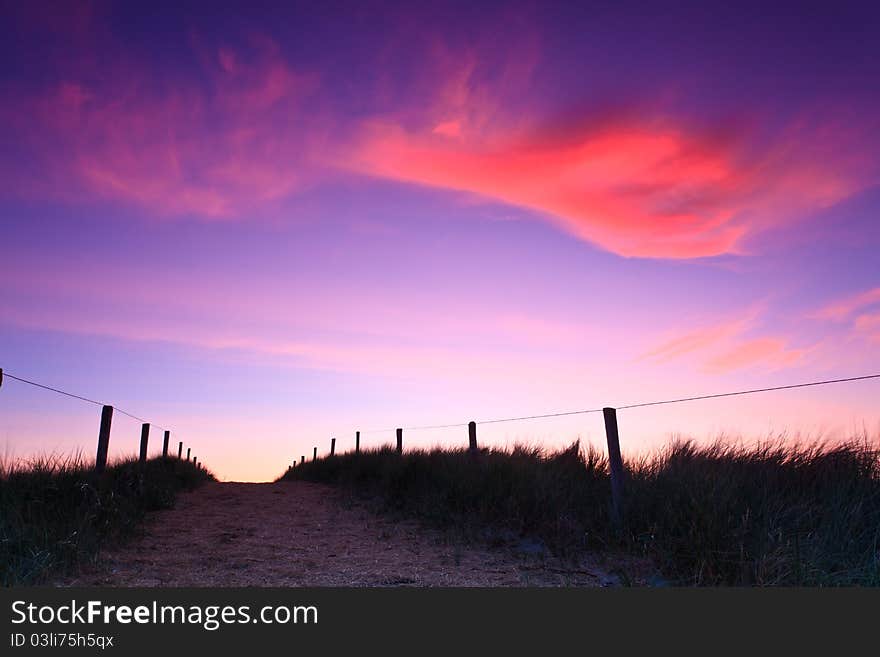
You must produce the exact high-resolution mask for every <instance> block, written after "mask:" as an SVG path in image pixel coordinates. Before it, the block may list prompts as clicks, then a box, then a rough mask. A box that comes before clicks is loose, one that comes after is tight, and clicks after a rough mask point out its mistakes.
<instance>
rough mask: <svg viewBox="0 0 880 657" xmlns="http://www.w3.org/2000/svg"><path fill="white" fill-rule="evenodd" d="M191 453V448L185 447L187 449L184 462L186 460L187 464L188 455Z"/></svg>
mask: <svg viewBox="0 0 880 657" xmlns="http://www.w3.org/2000/svg"><path fill="white" fill-rule="evenodd" d="M191 451H192V447H187V448H186V460H187V462H189V454H190V452H191Z"/></svg>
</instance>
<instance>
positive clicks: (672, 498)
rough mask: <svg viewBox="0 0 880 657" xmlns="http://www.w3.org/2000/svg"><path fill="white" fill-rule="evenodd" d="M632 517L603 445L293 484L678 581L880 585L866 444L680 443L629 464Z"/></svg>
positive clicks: (376, 466)
mask: <svg viewBox="0 0 880 657" xmlns="http://www.w3.org/2000/svg"><path fill="white" fill-rule="evenodd" d="M626 473H627V474H626V482H625V499H624V505H623V511H624V513H623V518H624V519H623V522H622V524H620V525H616V524H615V523H614V522H612V519H611V516H610V508H609V500H610V480H609V474H608V463H607V460H606V459H605V457H604V456H603V455H601V454H599V453H597V452H596V451H594V450H592V449H588V450H585V451H584V450H581V449H579V446H578V444H577V443H575V444H574V445H572V446H571V447H570V448H568V449H566V450H563V451H559V452H555V453H545V452H543V451H542V450H541V449H538V448H530V447H517V448H514V449H512V450H498V449H491V450H481V451H480V452H479V453H477V454H471V453H469V452H467V451H466V450H439V449H435V450H431V451H412V452H407V453H406V454H404V455H399V454H397V453H396V452H394V451H392V450H391V449H380V450H373V451H365V452H361V453H360V454H358V455H355V454H345V455H340V456H333V457H329V458H325V459H321V460H318V461H313V462H309V463H306V464H303V465H298V466H296V467H295V468H292V469H291V470H289V471H288V472H287V474H286V475H284V477H282V479H306V480H311V481H320V482H329V483H334V484H341V485H344V486H348V487H351V488H352V489H354V490H355V491H358V492H360V493H363V494H365V495H368V496H371V497H378V498H379V499H380V500H381V501H382V502H383V503H384V504H385V505H387V506H388V507H390V508H391V509H393V510H396V511H398V512H403V513H406V514H409V515H411V516H415V517H417V518H420V519H422V520H424V521H427V522H429V523H431V524H434V525H439V526H441V527H444V526H445V527H456V528H459V529H460V528H462V527H464V528H471V529H472V530H473V531H474V532H479V531H481V530H484V529H485V528H486V527H493V528H496V529H504V530H506V531H508V532H515V533H516V534H517V535H519V536H523V537H531V538H533V539H540V540H541V541H543V542H544V543H545V544H546V546H547V547H548V548H549V549H550V550H552V551H553V552H554V553H556V554H557V555H560V556H574V555H577V554H579V553H583V552H584V551H603V552H611V553H630V554H634V555H639V556H644V557H647V558H649V559H650V560H651V561H653V563H654V564H655V566H656V568H657V569H658V570H659V571H660V572H661V573H662V574H663V576H664V577H665V578H666V579H667V580H669V581H670V582H672V583H674V584H677V585H760V586H772V585H869V586H876V585H880V461H878V451H877V449H876V447H873V446H871V445H870V444H869V443H868V442H867V441H866V440H862V441H853V442H850V443H847V444H843V445H836V446H831V445H822V444H815V445H811V446H803V445H792V444H785V443H782V442H778V441H777V442H768V443H764V444H760V445H757V446H753V447H745V446H742V445H729V444H723V443H720V442H719V443H715V444H711V445H706V446H698V445H696V444H694V443H692V442H689V441H677V442H674V443H672V444H670V445H669V446H668V447H666V448H665V449H663V450H662V451H660V452H658V453H656V454H654V455H652V456H649V457H645V458H640V459H637V460H631V461H629V462H627V463H626Z"/></svg>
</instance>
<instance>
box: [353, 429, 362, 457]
mask: <svg viewBox="0 0 880 657" xmlns="http://www.w3.org/2000/svg"><path fill="white" fill-rule="evenodd" d="M360 451H361V432H360V431H355V432H354V453H355V454H358V453H359V452H360Z"/></svg>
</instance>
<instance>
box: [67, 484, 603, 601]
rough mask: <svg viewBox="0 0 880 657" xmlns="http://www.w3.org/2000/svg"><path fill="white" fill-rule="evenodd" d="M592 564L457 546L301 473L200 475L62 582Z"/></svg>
mask: <svg viewBox="0 0 880 657" xmlns="http://www.w3.org/2000/svg"><path fill="white" fill-rule="evenodd" d="M608 581H610V580H609V578H608V577H607V576H606V575H605V574H604V573H602V572H601V571H600V570H599V569H597V568H596V567H594V566H585V565H581V564H579V565H577V566H572V565H571V564H568V565H562V564H560V563H557V562H556V561H555V560H554V559H552V558H547V557H544V556H540V555H534V554H526V553H524V552H523V551H522V550H520V551H517V550H516V549H513V548H511V547H507V548H489V547H485V546H480V545H473V544H464V543H459V542H456V541H454V540H452V539H450V538H449V537H448V536H445V535H444V534H442V533H440V532H435V531H432V530H426V529H424V528H423V527H420V526H419V525H418V524H417V523H415V522H410V521H403V522H402V521H398V520H395V519H393V518H391V517H388V516H386V515H384V514H376V513H374V512H373V511H371V510H370V509H368V508H367V507H366V506H365V505H363V504H361V503H352V502H350V501H346V498H345V497H344V496H343V495H341V494H340V493H339V492H338V491H336V490H335V489H333V488H331V487H328V486H325V485H321V484H312V483H307V482H301V481H294V482H277V483H266V484H245V483H208V484H205V485H204V486H202V487H200V488H199V489H198V490H196V491H194V492H191V493H183V494H181V495H180V496H179V497H178V500H177V505H176V508H174V509H171V510H167V511H158V512H155V513H151V514H150V515H149V516H148V519H147V522H146V525H145V527H144V532H143V535H142V536H139V537H136V538H135V539H133V540H131V541H129V542H128V543H127V544H126V545H124V546H122V547H119V548H116V549H113V550H109V551H105V552H104V553H102V555H101V558H100V561H99V565H98V566H96V567H93V568H90V569H88V570H86V571H85V572H82V573H81V574H80V575H79V576H77V577H75V578H72V579H67V580H65V581H63V582H59V583H60V584H63V585H78V586H92V585H109V586H527V585H532V586H600V585H602V584H605V583H607V582H608Z"/></svg>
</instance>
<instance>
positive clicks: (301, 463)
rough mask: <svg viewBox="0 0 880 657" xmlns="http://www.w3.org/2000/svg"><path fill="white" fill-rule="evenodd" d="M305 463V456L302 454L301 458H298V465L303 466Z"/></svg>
mask: <svg viewBox="0 0 880 657" xmlns="http://www.w3.org/2000/svg"><path fill="white" fill-rule="evenodd" d="M305 462H306V456H305V454H303V455H302V456H300V457H299V464H300V465H304V464H305Z"/></svg>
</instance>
